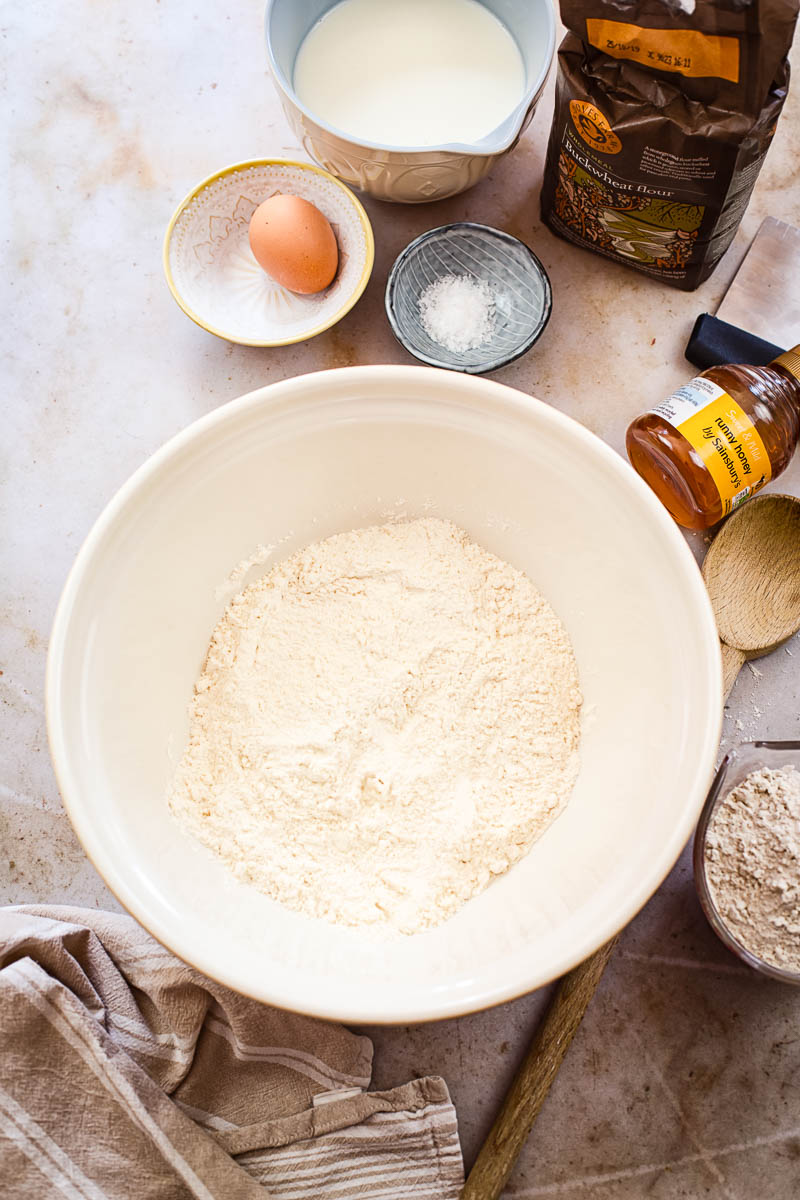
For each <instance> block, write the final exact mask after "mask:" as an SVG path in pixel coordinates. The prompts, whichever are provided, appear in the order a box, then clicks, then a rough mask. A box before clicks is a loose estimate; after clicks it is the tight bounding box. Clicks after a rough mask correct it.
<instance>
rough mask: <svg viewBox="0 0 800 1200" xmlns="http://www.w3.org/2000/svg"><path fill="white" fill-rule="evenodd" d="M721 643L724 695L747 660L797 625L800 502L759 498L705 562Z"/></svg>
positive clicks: (727, 527)
mask: <svg viewBox="0 0 800 1200" xmlns="http://www.w3.org/2000/svg"><path fill="white" fill-rule="evenodd" d="M703 579H704V580H705V583H706V587H707V588H708V594H709V596H710V597H711V604H712V606H713V609H714V616H715V617H716V619H717V629H718V630H719V636H720V641H721V643H722V675H723V687H724V689H725V695H726V696H727V695H728V693H729V692H730V690H731V688H732V687H733V685H734V683H735V681H736V676H737V675H738V674H739V672H740V671H741V669H742V667H743V666H744V664H745V662H746V661H747V659H749V658H760V657H761V656H762V654H769V652H770V651H771V650H775V649H776V648H777V647H778V646H780V645H781V644H782V643H783V642H785V641H786V640H787V639H788V638H790V637H791V636H792V634H794V633H795V632H796V631H797V628H798V625H800V500H799V499H798V498H797V497H796V496H759V497H757V498H756V499H755V500H751V501H750V503H749V504H746V505H745V506H744V508H740V509H739V511H738V512H736V513H734V515H733V516H732V517H731V518H730V519H729V520H728V521H727V522H726V523H725V524H724V525H723V526H722V529H721V530H720V531H719V533H718V534H717V536H716V537H715V538H714V541H713V542H712V543H711V546H710V548H709V551H708V554H707V555H706V559H705V562H704V563H703Z"/></svg>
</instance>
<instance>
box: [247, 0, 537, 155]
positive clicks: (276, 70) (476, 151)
mask: <svg viewBox="0 0 800 1200" xmlns="http://www.w3.org/2000/svg"><path fill="white" fill-rule="evenodd" d="M335 2H336V0H334V3H335ZM276 3H278V0H267V4H266V8H265V9H264V40H265V42H266V47H267V58H268V60H269V69H270V72H271V74H272V78H273V79H274V80H275V83H276V84H277V85H278V87H279V88H280V90H281V91H282V92H283V94H284V96H285V97H286V99H287V100H288V101H289V103H290V104H293V105H294V107H295V108H297V109H298V110H299V111H300V112H301V113H302V114H303V116H304V117H305V118H306V119H307V120H308V121H312V122H313V123H314V124H315V125H316V126H318V128H320V129H322V130H324V131H325V132H326V133H330V134H332V135H333V137H337V138H339V139H340V140H341V141H344V142H349V143H350V145H352V146H358V147H361V148H363V149H364V150H373V151H374V150H379V151H381V153H383V154H390V155H391V154H431V153H433V154H443V153H445V154H455V155H471V156H474V157H475V158H494V157H495V156H496V155H498V154H504V153H505V152H506V150H510V148H511V147H512V146H513V145H514V142H515V141H516V139H517V138H518V137H519V135H520V132H521V130H522V128H523V126H524V124H525V118H526V116H527V114H528V111H529V109H530V108H531V105H534V104H536V102H537V100H538V98H539V96H540V95H541V92H542V89H543V88H544V85H545V83H546V82H547V77H548V75H549V74H550V69H551V67H552V65H553V59H554V57H555V50H556V14H555V7H554V5H553V0H536V3H538V4H541V6H542V8H543V9H544V10H545V12H546V13H547V49H546V53H545V56H544V58H543V60H542V66H541V68H540V70H539V73H538V74H537V75H536V77H535V80H534V82H533V84H532V85H531V86H530V87H527V88H526V89H525V92H524V93H523V95H522V97H521V98H520V100H519V101H518V103H517V105H516V107H515V108H513V109H512V110H511V112H510V113H509V114H508V116H507V117H506V118H505V121H508V120H509V118H511V117H513V118H514V122H513V128H512V130H511V132H510V134H509V135H508V136H507V137H505V138H503V140H502V141H501V142H498V143H497V144H496V145H493V146H491V147H490V148H482V147H481V146H479V145H476V144H474V143H473V144H471V143H469V142H441V143H437V144H435V145H433V146H402V145H400V146H387V145H384V144H383V143H381V142H369V141H367V140H366V139H365V138H359V137H355V136H354V135H353V134H350V133H348V132H347V130H345V129H340V128H339V127H338V125H331V124H329V122H327V121H326V120H324V118H323V117H321V116H320V115H318V114H317V113H315V112H312V111H311V109H309V108H307V107H306V106H305V104H303V102H302V100H300V98H299V96H298V95H297V92H296V91H295V90H294V87H293V85H292V83H291V81H290V80H288V79H287V78H286V76H285V74H284V73H283V71H282V70H281V68H280V67H279V65H278V62H277V60H276V58H275V55H274V53H273V51H272V35H271V29H270V26H271V21H270V18H271V15H272V10H273V8H274V7H275V5H276ZM332 7H333V4H332V5H331V8H332ZM512 36H513V35H512ZM515 40H516V39H515ZM298 49H299V46H298ZM505 121H503V122H501V124H504V123H505ZM496 128H499V126H497V127H496ZM492 132H494V131H490V132H489V133H488V134H487V135H486V137H487V138H490V137H491V135H492ZM482 140H483V139H482Z"/></svg>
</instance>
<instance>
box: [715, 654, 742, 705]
mask: <svg viewBox="0 0 800 1200" xmlns="http://www.w3.org/2000/svg"><path fill="white" fill-rule="evenodd" d="M719 648H720V650H721V651H722V695H723V698H724V699H725V700H727V698H728V696H729V695H730V694H731V688H732V687H733V685H734V684H735V683H736V676H737V675H738V674H739V672H740V671H741V669H742V667H743V666H744V664H745V662H746V661H747V659H746V655H744V654H743V653H742V651H741V650H737V649H736V648H735V647H734V646H729V645H728V643H727V642H720V644H719Z"/></svg>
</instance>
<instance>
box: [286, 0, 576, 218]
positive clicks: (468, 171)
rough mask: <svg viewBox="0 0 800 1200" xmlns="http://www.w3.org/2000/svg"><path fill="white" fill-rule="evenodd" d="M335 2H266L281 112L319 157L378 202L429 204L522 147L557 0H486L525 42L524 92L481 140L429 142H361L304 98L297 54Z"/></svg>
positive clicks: (550, 44) (548, 51)
mask: <svg viewBox="0 0 800 1200" xmlns="http://www.w3.org/2000/svg"><path fill="white" fill-rule="evenodd" d="M334 2H335V0H268V2H267V8H266V16H265V29H266V39H267V55H268V58H269V64H270V69H271V71H272V78H273V80H274V81H275V87H276V88H277V91H278V95H279V96H280V100H281V104H282V105H283V111H284V112H285V114H286V117H287V120H288V121H289V124H290V125H291V127H292V129H293V130H294V132H295V133H296V134H297V136H298V138H300V141H301V143H302V145H303V148H304V150H305V151H306V153H307V154H308V155H309V156H310V157H311V158H313V159H314V161H315V162H318V163H320V164H321V166H323V167H325V168H326V170H328V171H330V172H331V173H332V174H334V175H337V176H338V177H339V179H343V180H344V182H345V183H349V184H350V185H351V186H352V187H357V188H360V189H361V190H362V191H365V192H369V193H370V194H371V195H373V196H376V197H377V198H378V199H379V200H395V201H400V202H402V203H405V204H423V203H425V202H427V201H429V200H442V199H444V198H445V197H446V196H455V195H456V194H457V193H458V192H463V191H466V189H467V188H470V187H472V186H473V184H475V183H477V182H478V180H480V179H483V177H484V175H486V174H488V172H489V171H490V170H491V169H492V167H493V166H494V164H495V163H496V162H497V160H498V159H499V158H502V157H503V155H504V154H508V152H509V150H512V149H513V148H514V146H516V144H517V142H518V141H519V137H520V134H522V133H523V131H524V130H525V129H526V128H527V126H528V124H529V122H530V120H531V118H532V117H533V113H534V109H535V108H536V105H537V103H538V101H539V98H540V96H541V94H542V91H543V90H544V85H545V82H546V81H547V76H548V73H549V71H550V64H551V63H552V61H553V54H554V51H555V41H556V23H555V13H554V11H553V4H552V0H482V3H483V4H484V5H485V6H486V7H487V8H488V9H490V10H491V11H492V12H493V13H494V14H495V15H496V16H497V17H499V18H500V20H501V21H502V22H503V24H504V25H506V27H507V28H508V29H509V30H510V32H511V33H512V34H513V36H514V39H515V41H516V43H517V45H518V46H519V49H520V51H521V53H522V57H523V60H524V62H525V70H526V85H527V86H526V89H525V94H524V96H523V97H522V99H521V101H520V102H519V104H518V105H517V107H516V108H515V109H514V110H513V112H511V113H509V115H508V116H507V117H506V119H505V120H504V121H503V122H502V124H501V125H498V127H497V129H495V130H493V131H492V133H490V134H488V135H487V136H486V137H484V138H481V140H480V141H478V142H475V143H474V144H469V145H468V144H462V143H451V144H448V145H442V146H425V147H420V146H382V145H378V144H377V143H375V142H366V141H361V140H359V139H358V138H355V137H352V136H351V135H350V134H348V133H345V132H344V131H343V130H341V129H337V128H336V127H335V126H333V125H329V124H328V123H327V122H326V120H325V114H324V113H313V112H311V111H310V110H309V109H308V108H306V107H305V105H304V104H302V103H301V101H300V99H299V98H298V96H297V94H296V92H295V90H294V86H293V82H292V77H293V74H294V63H295V58H296V57H297V51H298V50H299V48H300V45H301V43H302V41H303V39H304V37H305V36H306V34H307V33H308V31H309V29H310V28H311V26H312V25H314V23H315V22H316V21H318V20H319V18H320V17H321V16H322V15H323V13H325V12H327V11H328V9H329V8H331V7H332V6H333V3H334ZM398 2H401V0H398ZM376 52H377V51H376Z"/></svg>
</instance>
